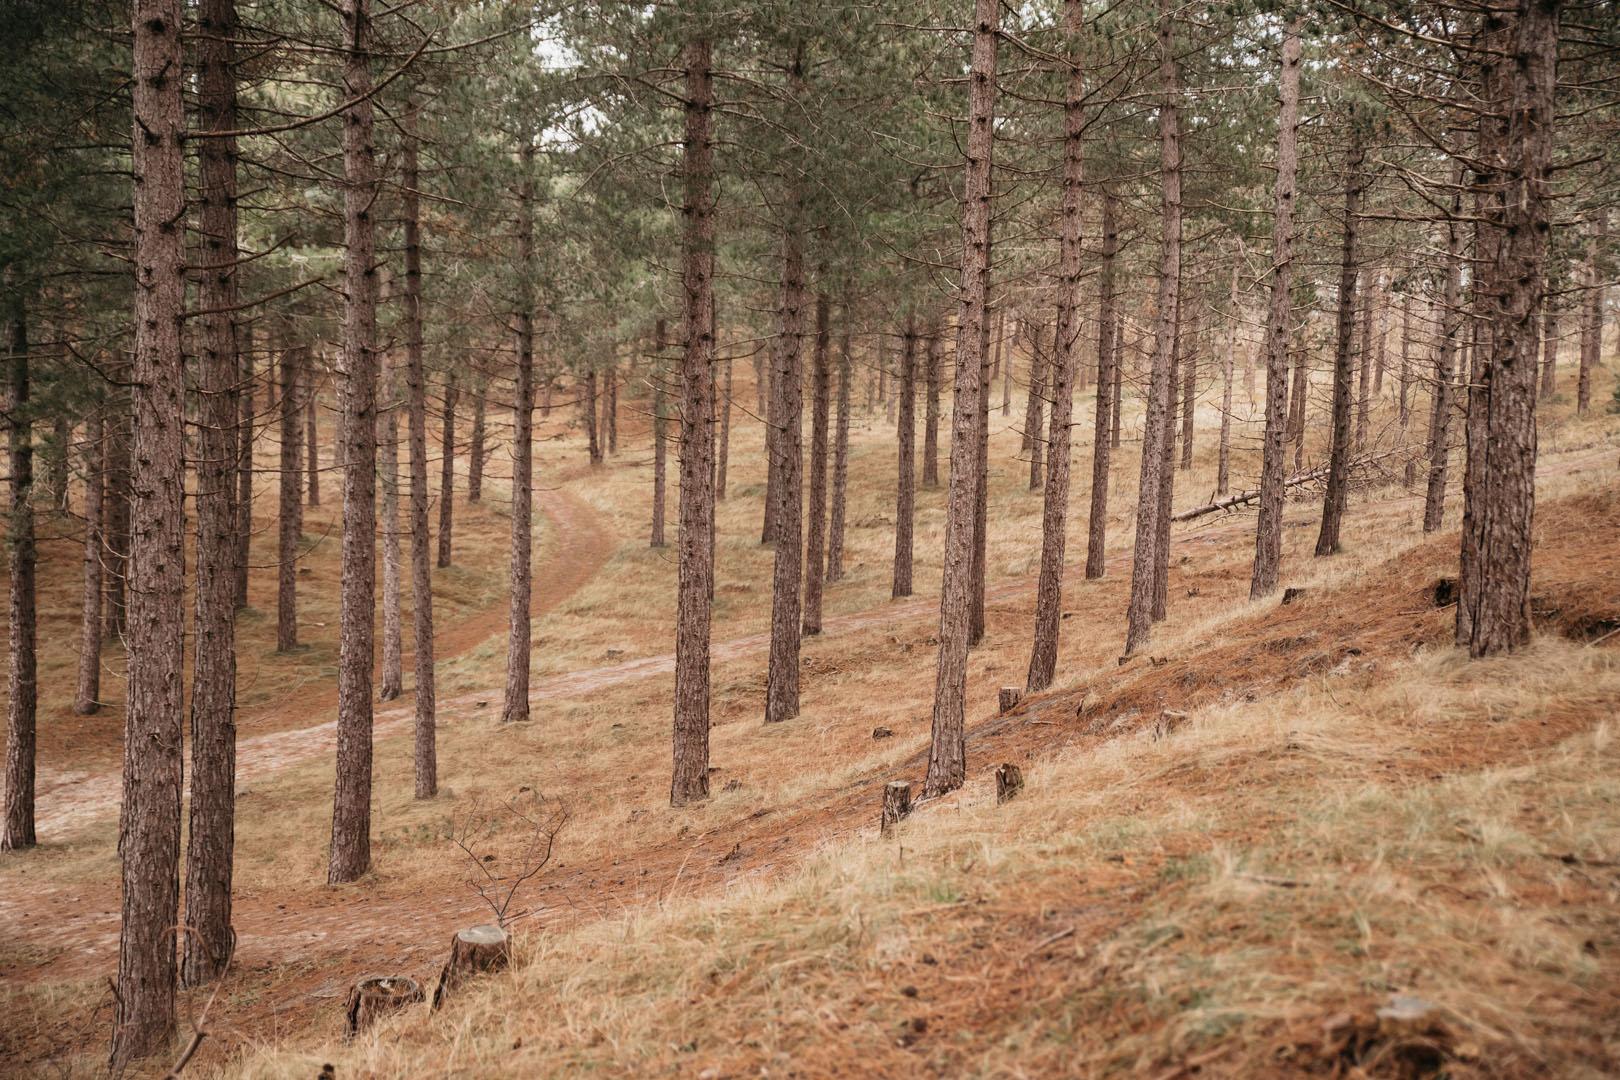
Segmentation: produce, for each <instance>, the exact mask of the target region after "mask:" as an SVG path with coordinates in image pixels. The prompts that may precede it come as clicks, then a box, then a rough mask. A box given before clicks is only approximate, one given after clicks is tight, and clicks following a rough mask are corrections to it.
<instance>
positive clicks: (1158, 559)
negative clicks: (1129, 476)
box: [1153, 310, 1192, 622]
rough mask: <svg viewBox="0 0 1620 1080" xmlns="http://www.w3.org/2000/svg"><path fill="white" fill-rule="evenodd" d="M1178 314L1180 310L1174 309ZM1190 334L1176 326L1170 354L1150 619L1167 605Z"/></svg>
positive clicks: (1160, 614) (1162, 614)
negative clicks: (1180, 392) (1180, 402)
mask: <svg viewBox="0 0 1620 1080" xmlns="http://www.w3.org/2000/svg"><path fill="white" fill-rule="evenodd" d="M1177 314H1178V315H1179V310H1178V312H1177ZM1191 344H1192V335H1190V334H1187V335H1183V334H1182V332H1181V327H1180V325H1179V324H1178V325H1177V327H1176V347H1175V349H1174V350H1173V351H1172V352H1171V354H1170V402H1169V407H1168V408H1167V409H1166V410H1165V416H1166V418H1167V419H1166V424H1165V433H1164V464H1163V466H1162V471H1161V473H1160V481H1159V516H1158V520H1157V522H1156V524H1155V528H1156V529H1157V533H1158V535H1157V537H1156V538H1155V540H1154V543H1153V621H1154V622H1163V621H1164V619H1165V616H1166V615H1167V614H1168V613H1169V605H1170V515H1171V508H1172V504H1173V500H1174V498H1175V485H1176V470H1175V462H1176V427H1175V424H1174V422H1173V418H1174V417H1175V415H1176V405H1177V401H1176V390H1177V388H1178V387H1179V386H1180V385H1181V380H1180V378H1179V376H1180V374H1181V362H1182V361H1181V351H1182V349H1183V348H1190V347H1191Z"/></svg>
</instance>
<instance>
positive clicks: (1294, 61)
mask: <svg viewBox="0 0 1620 1080" xmlns="http://www.w3.org/2000/svg"><path fill="white" fill-rule="evenodd" d="M1300 59H1301V49H1300V20H1299V19H1298V18H1295V19H1294V20H1293V21H1292V22H1290V23H1289V24H1288V30H1287V32H1286V33H1285V34H1284V35H1283V49H1282V71H1281V74H1280V77H1279V84H1280V85H1279V95H1280V105H1279V108H1278V113H1277V178H1276V180H1275V182H1274V185H1273V188H1272V200H1273V206H1274V209H1273V211H1272V225H1271V237H1272V239H1271V297H1270V300H1269V303H1268V304H1267V307H1266V343H1265V355H1266V426H1265V432H1264V434H1263V435H1262V436H1261V443H1260V513H1259V520H1258V521H1257V522H1256V524H1255V534H1254V568H1253V572H1252V574H1251V575H1250V578H1249V599H1250V600H1259V599H1262V598H1263V597H1266V596H1270V595H1271V593H1272V592H1274V591H1275V590H1276V588H1277V580H1278V578H1279V577H1280V576H1281V574H1282V524H1283V495H1284V484H1285V483H1286V482H1287V476H1286V475H1285V468H1286V463H1285V461H1284V454H1285V452H1286V450H1287V443H1288V338H1289V322H1290V321H1291V320H1292V318H1293V315H1292V305H1291V304H1290V303H1289V296H1288V290H1289V289H1290V288H1291V287H1292V285H1293V279H1294V196H1295V188H1294V183H1295V178H1296V176H1297V175H1298V171H1299V69H1300Z"/></svg>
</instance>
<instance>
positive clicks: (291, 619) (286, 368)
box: [276, 345, 304, 653]
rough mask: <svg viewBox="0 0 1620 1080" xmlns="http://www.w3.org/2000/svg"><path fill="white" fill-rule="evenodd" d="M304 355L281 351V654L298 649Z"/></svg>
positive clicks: (291, 349) (278, 635) (297, 349)
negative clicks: (300, 467) (301, 393)
mask: <svg viewBox="0 0 1620 1080" xmlns="http://www.w3.org/2000/svg"><path fill="white" fill-rule="evenodd" d="M303 352H304V350H303V348H302V347H300V346H297V345H292V346H288V347H287V348H284V349H282V350H281V499H280V503H279V506H278V507H277V511H276V518H277V527H276V540H277V543H276V651H277V652H281V653H286V652H291V651H292V650H293V649H295V648H297V647H298V538H299V536H300V535H301V534H302V533H303V531H304V508H303V501H302V494H303V493H302V491H301V490H300V489H301V487H302V484H301V483H300V481H301V480H302V479H303V477H302V476H301V474H300V469H299V450H300V443H301V442H302V440H303V437H304V433H303V425H302V423H301V420H302V417H303V402H301V401H300V400H299V387H300V386H302V385H303V382H304V376H303V364H302V359H303Z"/></svg>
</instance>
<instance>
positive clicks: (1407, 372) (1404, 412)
mask: <svg viewBox="0 0 1620 1080" xmlns="http://www.w3.org/2000/svg"><path fill="white" fill-rule="evenodd" d="M1398 393H1399V397H1398V398H1397V399H1396V419H1397V422H1398V423H1399V424H1400V427H1401V450H1402V451H1403V454H1402V456H1404V457H1405V458H1406V466H1405V469H1404V472H1403V473H1402V476H1401V483H1402V484H1403V485H1405V486H1406V487H1407V488H1410V487H1411V486H1412V482H1413V481H1414V480H1416V479H1417V461H1416V459H1415V458H1414V457H1413V456H1412V454H1411V452H1410V451H1408V450H1407V448H1406V446H1407V439H1408V437H1409V435H1410V433H1411V430H1412V297H1411V295H1410V294H1408V295H1405V296H1402V297H1401V370H1400V380H1399V391H1398Z"/></svg>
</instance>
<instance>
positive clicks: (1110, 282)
mask: <svg viewBox="0 0 1620 1080" xmlns="http://www.w3.org/2000/svg"><path fill="white" fill-rule="evenodd" d="M1118 207H1119V199H1118V196H1116V195H1115V194H1114V192H1113V190H1112V189H1110V188H1106V187H1105V188H1104V189H1103V192H1102V262H1101V265H1100V268H1099V272H1098V284H1097V404H1096V428H1095V430H1094V431H1093V432H1092V434H1091V511H1090V516H1089V518H1088V522H1087V536H1086V577H1087V578H1090V579H1093V580H1095V579H1097V578H1101V577H1102V576H1103V575H1104V574H1106V573H1107V572H1108V552H1107V547H1108V470H1109V466H1110V464H1111V462H1110V453H1109V451H1110V447H1109V437H1108V433H1109V429H1110V427H1111V426H1112V425H1113V423H1114V409H1113V396H1112V388H1113V385H1114V382H1115V379H1116V374H1117V373H1116V370H1115V369H1116V367H1117V359H1118V351H1117V349H1116V346H1115V339H1116V338H1117V337H1119V336H1120V334H1119V329H1118V326H1117V323H1116V318H1117V316H1116V314H1115V310H1114V306H1115V296H1114V261H1115V259H1116V258H1118V255H1119V224H1118V221H1117V218H1118V214H1119V210H1118Z"/></svg>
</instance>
